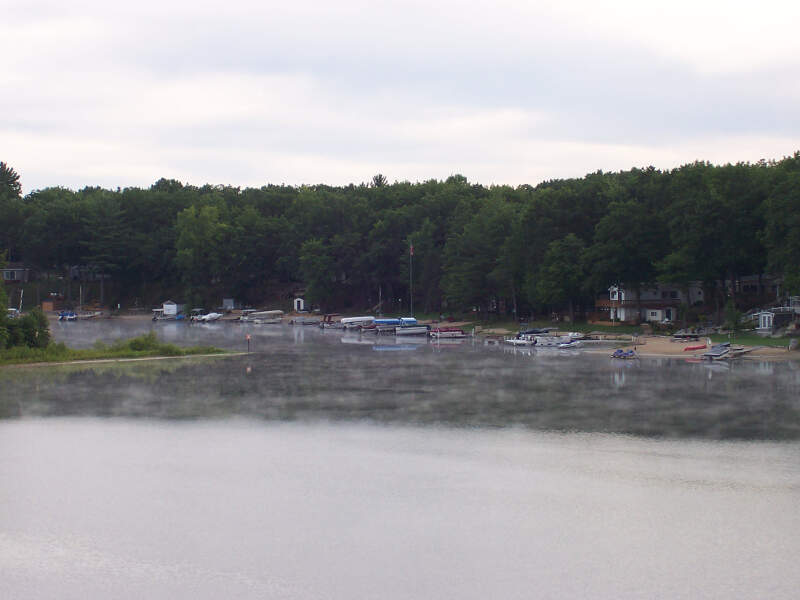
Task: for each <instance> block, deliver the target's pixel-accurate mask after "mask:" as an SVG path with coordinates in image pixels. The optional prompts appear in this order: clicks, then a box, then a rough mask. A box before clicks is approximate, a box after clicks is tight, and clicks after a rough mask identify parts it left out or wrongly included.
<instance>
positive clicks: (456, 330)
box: [430, 327, 467, 340]
mask: <svg viewBox="0 0 800 600" xmlns="http://www.w3.org/2000/svg"><path fill="white" fill-rule="evenodd" d="M430 336H431V337H432V338H434V339H437V340H438V339H445V338H465V337H467V334H466V332H465V331H464V330H463V329H461V328H460V327H437V328H436V329H431V331H430Z"/></svg>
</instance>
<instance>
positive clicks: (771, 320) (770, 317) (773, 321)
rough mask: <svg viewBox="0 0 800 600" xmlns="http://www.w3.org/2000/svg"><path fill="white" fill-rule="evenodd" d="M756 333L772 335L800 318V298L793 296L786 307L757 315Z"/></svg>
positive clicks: (768, 310)
mask: <svg viewBox="0 0 800 600" xmlns="http://www.w3.org/2000/svg"><path fill="white" fill-rule="evenodd" d="M755 317H756V319H757V324H756V333H757V334H758V335H765V336H766V335H772V334H773V333H776V332H777V331H778V330H779V329H782V328H784V327H786V326H787V325H789V323H791V322H792V321H795V320H797V319H798V318H799V317H800V296H791V297H790V298H789V302H788V303H787V304H786V306H778V307H776V308H769V309H766V310H762V311H760V312H757V313H755Z"/></svg>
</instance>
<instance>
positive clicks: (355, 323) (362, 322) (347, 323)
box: [339, 316, 375, 329]
mask: <svg viewBox="0 0 800 600" xmlns="http://www.w3.org/2000/svg"><path fill="white" fill-rule="evenodd" d="M339 322H340V323H341V324H342V327H344V328H345V329H361V328H362V327H370V326H372V325H374V324H375V317H369V316H367V317H344V318H342V319H340V321H339Z"/></svg>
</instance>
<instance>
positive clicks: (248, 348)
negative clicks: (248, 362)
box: [245, 333, 250, 354]
mask: <svg viewBox="0 0 800 600" xmlns="http://www.w3.org/2000/svg"><path fill="white" fill-rule="evenodd" d="M245 338H246V339H247V353H248V354H250V334H249V333H248V334H247V335H246V336H245Z"/></svg>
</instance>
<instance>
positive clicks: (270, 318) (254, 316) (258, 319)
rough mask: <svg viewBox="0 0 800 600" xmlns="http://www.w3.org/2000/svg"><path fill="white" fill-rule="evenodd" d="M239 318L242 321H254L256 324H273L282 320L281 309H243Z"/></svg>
mask: <svg viewBox="0 0 800 600" xmlns="http://www.w3.org/2000/svg"><path fill="white" fill-rule="evenodd" d="M239 320H240V321H241V322H242V323H255V324H256V325H275V324H277V323H280V322H281V321H282V320H283V311H282V310H253V309H245V310H243V311H242V316H241V317H239Z"/></svg>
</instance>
